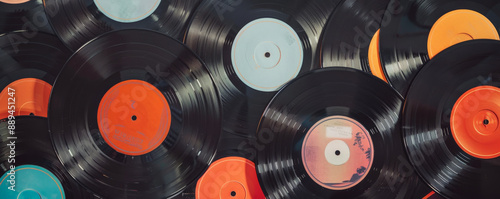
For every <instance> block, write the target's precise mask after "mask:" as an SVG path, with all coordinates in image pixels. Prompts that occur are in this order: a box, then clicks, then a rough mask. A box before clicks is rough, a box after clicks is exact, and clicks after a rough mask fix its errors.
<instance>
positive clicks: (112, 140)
mask: <svg viewBox="0 0 500 199" xmlns="http://www.w3.org/2000/svg"><path fill="white" fill-rule="evenodd" d="M49 107H50V108H49V124H50V130H51V135H52V139H53V141H54V145H55V149H56V152H57V153H58V156H59V158H60V159H61V161H62V162H63V164H64V166H65V167H66V169H67V170H68V171H69V172H70V174H71V175H72V176H73V177H74V178H75V179H76V180H77V181H79V182H80V183H81V184H83V185H84V186H86V187H88V188H89V189H90V190H92V191H94V192H96V193H101V194H102V195H103V196H104V197H105V198H140V197H143V198H167V197H173V196H175V195H177V194H179V193H180V192H181V191H182V190H184V189H185V188H186V187H187V186H188V185H189V184H191V183H194V182H195V181H196V179H197V178H198V177H200V176H201V175H202V174H203V172H204V170H205V169H206V168H207V167H208V165H209V163H210V162H211V161H212V159H213V157H214V153H215V150H216V146H217V143H218V140H219V134H220V132H221V112H222V108H221V105H220V99H219V97H218V92H217V90H216V88H215V85H214V83H213V80H212V78H211V76H210V74H209V73H208V71H207V69H206V68H205V66H204V65H203V63H202V62H201V61H200V60H199V59H198V58H197V57H196V56H195V55H194V54H193V53H192V52H191V51H190V50H189V49H188V48H187V47H185V46H184V45H183V44H182V43H180V42H179V41H177V40H175V39H173V38H171V37H168V36H165V35H163V34H160V33H156V32H153V31H147V30H122V31H115V32H111V33H108V34H105V35H103V36H101V37H99V38H97V39H96V40H94V41H92V42H90V43H88V44H87V45H86V46H85V47H83V48H81V49H79V51H77V52H76V53H75V54H74V55H73V56H72V57H71V58H70V59H69V60H68V62H67V63H66V65H65V67H64V69H63V70H62V71H61V73H60V75H59V76H58V79H57V80H56V83H55V84H54V88H53V91H52V95H51V98H50V105H49Z"/></svg>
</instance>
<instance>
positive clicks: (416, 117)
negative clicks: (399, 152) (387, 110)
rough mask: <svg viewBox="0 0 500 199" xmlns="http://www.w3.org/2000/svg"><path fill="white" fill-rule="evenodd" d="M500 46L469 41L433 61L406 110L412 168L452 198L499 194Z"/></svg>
mask: <svg viewBox="0 0 500 199" xmlns="http://www.w3.org/2000/svg"><path fill="white" fill-rule="evenodd" d="M499 61H500V42H499V41H493V40H477V41H467V42H464V43H461V44H457V45H456V46H453V47H450V48H449V49H447V50H444V51H443V52H442V53H440V54H438V55H437V56H436V57H435V58H433V59H432V60H431V61H429V62H428V63H427V64H426V65H425V66H424V67H423V68H422V70H421V71H420V72H419V73H418V75H417V76H416V78H415V79H414V81H413V83H412V85H411V87H410V89H409V91H408V96H407V100H406V102H405V109H404V115H403V117H404V121H403V125H404V128H403V129H404V138H405V143H406V148H407V151H408V154H409V156H410V160H411V162H412V164H413V165H414V166H415V168H416V170H417V171H418V173H419V174H420V176H421V177H422V178H423V179H424V180H425V181H426V182H427V183H428V184H429V186H431V187H432V188H433V189H434V190H435V191H436V192H438V193H440V194H441V195H443V196H445V197H448V198H497V197H498V195H500V190H499V189H498V184H499V183H500V172H498V171H499V169H500V132H499V131H500V128H498V125H499V120H498V115H499V114H500V105H499V104H498V102H499V101H500V68H499V67H498V62H499Z"/></svg>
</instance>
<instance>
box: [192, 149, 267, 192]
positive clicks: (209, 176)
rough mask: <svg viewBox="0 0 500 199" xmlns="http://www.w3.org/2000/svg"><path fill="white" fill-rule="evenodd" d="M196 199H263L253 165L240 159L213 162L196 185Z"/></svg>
mask: <svg viewBox="0 0 500 199" xmlns="http://www.w3.org/2000/svg"><path fill="white" fill-rule="evenodd" d="M195 193H196V198H197V199H204V198H234V199H245V198H246V199H265V197H264V193H262V189H261V187H260V185H259V181H258V180H257V173H256V170H255V164H254V163H253V162H252V161H250V160H248V159H245V158H241V157H234V156H233V157H226V158H222V159H219V160H217V161H215V162H213V163H212V164H211V165H210V167H209V168H208V170H207V171H206V172H205V174H203V176H202V177H201V178H200V179H199V180H198V183H197V184H196V192H195Z"/></svg>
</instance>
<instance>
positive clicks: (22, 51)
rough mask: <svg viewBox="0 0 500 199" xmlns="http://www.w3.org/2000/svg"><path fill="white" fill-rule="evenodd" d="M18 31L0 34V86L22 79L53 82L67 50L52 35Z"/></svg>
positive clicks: (65, 57)
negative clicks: (32, 34) (32, 35)
mask: <svg viewBox="0 0 500 199" xmlns="http://www.w3.org/2000/svg"><path fill="white" fill-rule="evenodd" d="M30 34H31V33H29V32H27V31H19V32H13V33H8V34H4V35H1V36H0V50H1V51H0V64H1V67H0V88H1V89H4V88H5V87H6V86H7V85H8V84H9V83H11V82H13V81H15V80H18V79H22V78H38V79H41V80H43V81H46V82H47V83H49V84H53V83H54V80H55V79H56V77H57V74H59V71H60V70H61V68H62V67H63V65H64V63H65V62H66V60H67V59H68V58H69V57H70V56H71V52H70V51H69V50H68V49H67V48H66V47H65V46H64V45H63V44H62V43H61V42H60V41H59V39H58V38H57V37H56V36H53V35H49V34H45V33H37V34H36V35H35V36H34V37H30V36H31V35H30Z"/></svg>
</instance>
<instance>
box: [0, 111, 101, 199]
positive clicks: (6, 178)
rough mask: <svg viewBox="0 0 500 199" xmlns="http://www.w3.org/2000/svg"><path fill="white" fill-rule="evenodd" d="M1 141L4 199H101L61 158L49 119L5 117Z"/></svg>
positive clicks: (0, 181) (1, 123) (0, 183)
mask: <svg viewBox="0 0 500 199" xmlns="http://www.w3.org/2000/svg"><path fill="white" fill-rule="evenodd" d="M13 128H15V129H14V130H13ZM0 144H1V145H0V165H1V167H0V172H1V173H0V175H2V177H1V178H0V188H1V189H0V195H2V198H6V199H8V198H37V197H38V198H68V199H69V198H82V199H84V198H97V196H94V195H93V194H91V192H89V191H87V190H86V189H85V188H83V187H82V186H80V185H79V184H78V183H77V182H76V181H75V180H74V179H73V178H72V177H71V176H70V175H69V174H68V172H67V171H66V170H65V169H64V167H63V165H62V164H61V163H60V162H59V159H57V156H56V153H55V152H54V149H53V147H52V143H51V141H50V134H49V130H48V127H47V119H46V118H41V117H25V116H22V117H15V118H13V119H9V120H7V119H5V120H1V121H0Z"/></svg>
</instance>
